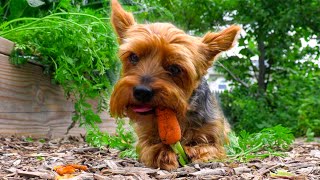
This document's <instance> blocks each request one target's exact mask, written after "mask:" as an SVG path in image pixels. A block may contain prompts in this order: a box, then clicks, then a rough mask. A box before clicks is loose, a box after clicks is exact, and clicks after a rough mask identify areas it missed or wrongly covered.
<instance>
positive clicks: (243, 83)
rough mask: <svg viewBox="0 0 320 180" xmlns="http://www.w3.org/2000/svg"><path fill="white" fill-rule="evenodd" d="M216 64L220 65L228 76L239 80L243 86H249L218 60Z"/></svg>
mask: <svg viewBox="0 0 320 180" xmlns="http://www.w3.org/2000/svg"><path fill="white" fill-rule="evenodd" d="M217 63H218V64H216V65H217V66H220V67H222V68H223V69H224V70H225V71H227V72H228V73H229V74H230V76H231V77H232V78H233V79H234V80H236V81H237V82H239V83H240V84H242V85H243V86H244V87H246V88H249V85H248V84H247V83H245V82H243V81H242V80H241V79H240V78H238V77H237V76H235V75H234V74H233V73H232V72H231V71H230V70H229V69H228V68H226V67H225V66H224V65H223V64H221V63H220V62H219V61H217Z"/></svg>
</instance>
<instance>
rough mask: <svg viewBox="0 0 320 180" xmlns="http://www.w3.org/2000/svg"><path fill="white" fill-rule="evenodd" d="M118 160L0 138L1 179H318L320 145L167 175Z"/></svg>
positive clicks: (68, 142)
mask: <svg viewBox="0 0 320 180" xmlns="http://www.w3.org/2000/svg"><path fill="white" fill-rule="evenodd" d="M118 154H119V151H118V150H115V149H110V148H102V149H100V148H95V147H90V146H88V145H87V144H86V143H85V142H84V140H83V138H81V137H71V136H69V137H64V138H60V139H53V140H49V139H41V140H34V139H33V140H31V139H28V138H24V137H14V136H11V137H0V179H8V180H9V179H10V180H13V179H14V180H19V179H64V178H65V179H72V180H91V179H97V180H102V179H112V180H113V179H129V180H131V179H132V180H134V179H138V180H139V179H142V180H145V179H311V180H313V179H320V143H319V141H318V142H305V140H304V139H298V140H296V141H295V143H294V144H293V145H292V149H291V150H290V151H289V152H286V154H287V156H286V157H268V158H266V159H263V160H259V159H257V160H252V161H250V162H246V163H239V162H232V163H230V162H229V163H227V162H225V163H223V162H211V163H204V164H189V165H188V166H185V167H182V168H179V169H177V170H175V171H171V172H168V171H164V170H159V169H151V168H147V167H145V166H144V165H143V164H141V163H139V162H138V161H136V160H134V159H130V158H125V159H121V158H119V156H118ZM67 164H79V165H86V166H87V167H88V170H87V171H77V172H75V173H73V174H72V175H64V176H59V175H58V174H57V173H56V172H55V171H54V170H53V168H54V167H55V166H57V165H67Z"/></svg>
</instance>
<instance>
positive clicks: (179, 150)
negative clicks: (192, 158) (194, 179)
mask: <svg viewBox="0 0 320 180" xmlns="http://www.w3.org/2000/svg"><path fill="white" fill-rule="evenodd" d="M170 146H171V148H172V150H173V151H174V152H175V153H176V154H177V155H178V161H179V163H180V164H181V165H182V166H184V165H186V164H187V163H188V157H187V155H186V153H185V152H184V150H183V147H182V146H181V144H180V141H178V142H176V143H175V144H171V145H170Z"/></svg>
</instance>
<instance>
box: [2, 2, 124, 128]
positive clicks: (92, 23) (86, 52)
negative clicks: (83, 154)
mask: <svg viewBox="0 0 320 180" xmlns="http://www.w3.org/2000/svg"><path fill="white" fill-rule="evenodd" d="M61 3H65V2H64V1H62V2H61ZM69 3H70V2H69ZM56 11H58V10H56ZM60 11H61V12H55V13H53V14H50V15H47V16H44V17H40V18H33V17H21V18H17V19H13V20H11V21H7V22H3V23H2V24H1V25H0V36H3V37H5V38H7V39H9V40H11V41H13V42H15V43H16V46H15V51H13V53H12V56H11V61H12V63H13V64H16V65H21V64H24V63H26V62H27V61H28V60H32V61H33V62H36V63H38V64H41V65H43V66H44V72H45V73H47V74H50V75H51V76H52V77H53V81H54V83H57V84H59V85H61V86H62V87H63V89H64V92H65V94H66V97H68V98H71V99H72V100H73V101H74V104H75V105H74V109H75V115H74V117H73V120H74V121H77V122H80V125H85V126H86V127H95V126H96V124H97V123H99V122H101V119H100V117H99V116H98V115H97V113H98V112H100V111H101V110H103V109H106V102H107V98H108V96H109V94H110V92H111V90H112V86H113V83H114V82H115V80H116V79H117V74H118V72H119V63H118V61H117V58H116V49H117V45H116V44H117V43H116V40H115V36H114V33H113V32H112V29H111V26H110V24H109V23H108V21H109V20H108V19H106V18H104V17H103V16H104V15H106V14H104V13H100V14H99V13H97V12H99V11H97V12H95V11H92V10H90V9H84V10H81V12H80V10H78V9H76V8H73V9H72V8H69V12H66V11H65V10H63V9H61V10H60ZM74 11H75V12H74ZM91 99H94V100H96V101H98V106H97V107H93V106H92V105H91V104H90V103H89V102H88V100H91Z"/></svg>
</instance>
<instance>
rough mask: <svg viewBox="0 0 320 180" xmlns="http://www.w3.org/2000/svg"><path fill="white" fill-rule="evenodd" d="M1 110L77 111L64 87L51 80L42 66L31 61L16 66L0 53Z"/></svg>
mask: <svg viewBox="0 0 320 180" xmlns="http://www.w3.org/2000/svg"><path fill="white" fill-rule="evenodd" d="M0 67H1V69H0V101H1V102H2V103H1V104H0V112H53V111H73V110H74V108H73V103H72V102H71V101H68V100H66V98H65V96H64V93H63V90H62V89H61V87H59V86H57V85H52V84H51V79H50V77H49V76H46V75H44V74H43V70H42V67H40V66H37V65H34V64H30V63H27V64H26V65H24V66H22V67H20V68H19V67H16V66H14V65H12V64H10V62H9V61H8V56H5V55H2V54H0Z"/></svg>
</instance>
